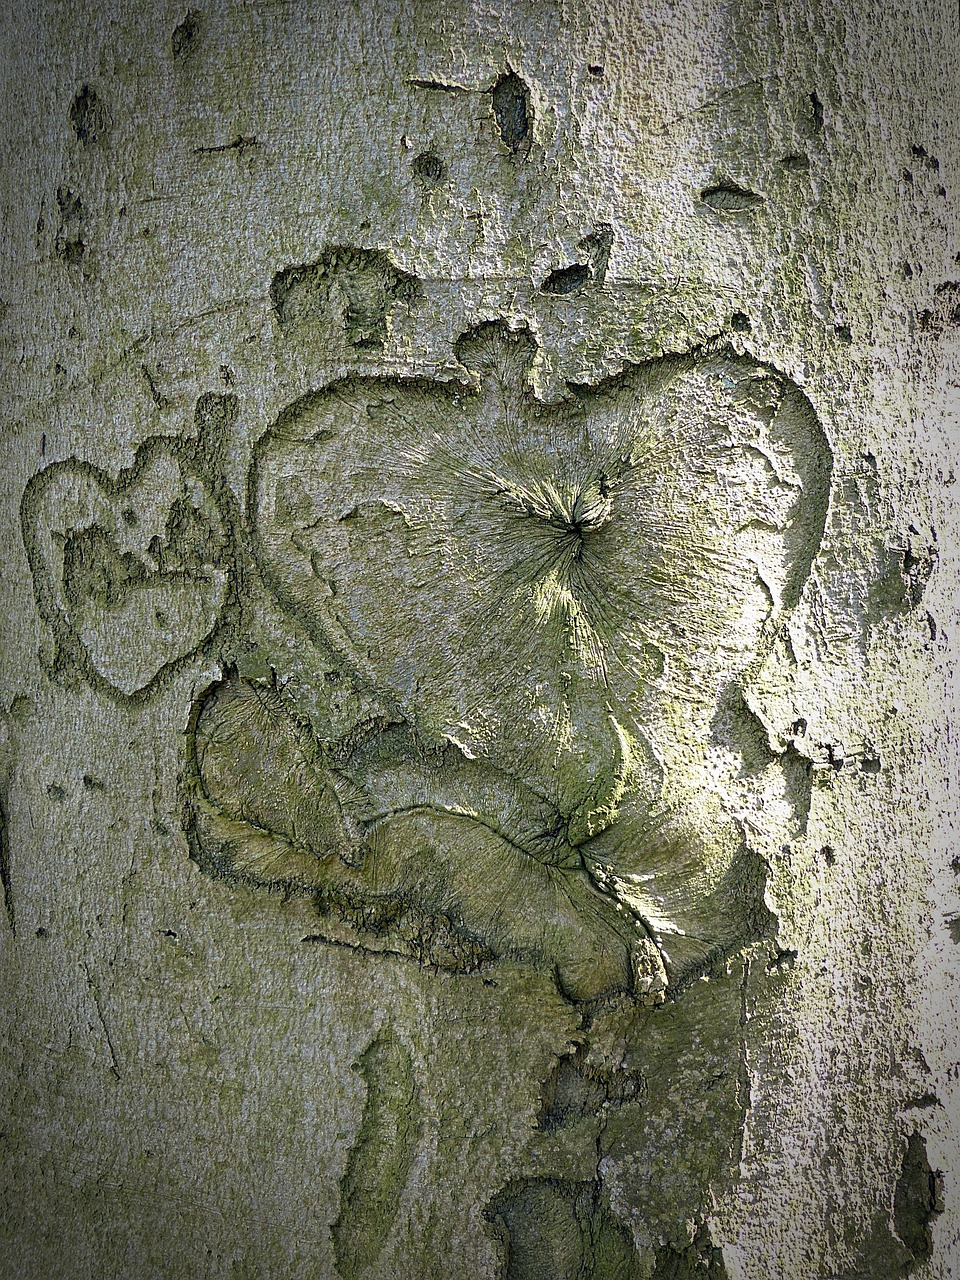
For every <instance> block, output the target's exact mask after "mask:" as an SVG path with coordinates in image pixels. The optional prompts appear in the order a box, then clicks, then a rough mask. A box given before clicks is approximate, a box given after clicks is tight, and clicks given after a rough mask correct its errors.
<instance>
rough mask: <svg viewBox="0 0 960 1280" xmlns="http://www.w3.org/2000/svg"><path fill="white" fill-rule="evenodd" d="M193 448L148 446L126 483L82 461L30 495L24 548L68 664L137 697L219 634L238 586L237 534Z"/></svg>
mask: <svg viewBox="0 0 960 1280" xmlns="http://www.w3.org/2000/svg"><path fill="white" fill-rule="evenodd" d="M193 443H194V445H195V442H193ZM192 452H193V451H192V449H191V444H190V442H184V441H171V440H168V439H165V438H160V439H152V440H148V441H146V443H145V444H143V445H142V446H141V447H140V448H139V449H138V451H137V454H136V457H135V459H134V463H133V466H132V467H130V468H129V469H128V470H126V471H122V472H120V474H119V475H118V476H117V478H116V479H115V480H114V479H111V478H110V477H109V476H107V475H105V474H104V473H103V472H101V471H99V470H98V469H97V468H96V467H92V466H90V465H88V464H87V463H84V462H80V461H78V460H76V459H74V458H70V459H67V460H66V461H64V462H58V463H54V464H53V465H52V466H50V467H47V468H46V470H44V471H41V472H40V473H39V475H37V476H35V477H34V478H33V479H32V480H31V482H30V484H29V485H28V486H27V489H26V492H25V493H24V497H23V503H22V507H21V518H22V528H23V538H24V544H25V546H26V549H27V556H28V558H29V562H30V567H31V570H32V573H33V580H34V589H35V592H36V597H37V604H38V607H39V609H40V613H41V616H42V617H43V619H44V621H45V622H46V623H47V624H48V626H49V627H50V628H51V630H52V632H53V634H54V636H55V638H56V641H57V646H58V653H59V660H60V661H64V660H66V661H67V662H69V663H72V665H73V666H74V667H75V668H76V669H77V670H79V671H80V673H81V674H82V675H83V676H84V677H85V678H86V679H88V680H89V681H90V683H91V684H94V685H107V686H109V687H110V688H112V689H114V690H116V691H117V692H119V693H121V694H123V695H125V696H127V697H132V696H134V695H137V694H140V693H143V692H145V691H146V690H148V689H149V688H151V686H153V685H154V683H155V682H156V680H157V679H158V677H159V676H160V675H161V673H163V672H164V671H166V670H169V669H170V668H171V667H173V666H174V665H175V664H176V663H178V662H180V661H182V660H183V659H185V658H187V657H188V656H189V655H190V654H192V653H193V652H194V651H195V650H196V649H198V648H199V647H200V645H202V644H203V642H204V641H205V640H206V639H208V638H209V636H210V635H211V633H212V632H213V629H214V627H215V626H216V623H217V619H218V617H219V614H220V610H221V609H222V607H223V605H224V602H225V600H226V597H227V592H228V590H229V582H230V572H229V568H228V550H229V544H228V534H227V530H226V528H225V525H224V521H223V519H222V516H221V513H220V511H219V510H218V507H217V503H216V501H215V499H214V497H213V494H212V491H211V486H210V484H209V483H208V482H207V481H206V480H205V478H204V477H203V476H202V474H201V472H200V470H199V468H198V466H197V464H196V461H195V459H194V458H193V457H192Z"/></svg>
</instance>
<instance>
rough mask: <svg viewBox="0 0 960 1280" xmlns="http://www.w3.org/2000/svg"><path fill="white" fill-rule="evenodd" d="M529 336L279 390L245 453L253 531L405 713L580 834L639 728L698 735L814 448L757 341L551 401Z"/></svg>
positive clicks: (264, 560)
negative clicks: (280, 400)
mask: <svg viewBox="0 0 960 1280" xmlns="http://www.w3.org/2000/svg"><path fill="white" fill-rule="evenodd" d="M534 353H535V347H534V344H533V341H532V338H531V337H530V335H529V333H528V332H527V331H526V330H521V331H519V332H516V333H514V332H511V331H509V330H508V329H507V328H506V326H505V325H503V324H500V323H494V324H488V325H484V326H481V327H480V328H479V329H477V330H474V331H473V332H472V333H471V334H469V335H467V337H465V338H464V339H462V340H461V341H460V343H459V344H458V346H457V354H458V357H459V358H460V360H461V362H462V363H463V364H464V365H465V366H466V368H467V369H469V370H471V371H473V373H474V374H475V377H476V380H477V386H476V388H475V389H471V388H469V387H465V386H463V385H459V384H452V385H450V384H443V383H440V382H436V381H427V380H422V379H417V380H408V381H402V380H395V379H386V378H360V379H351V380H347V381H344V382H341V383H339V384H337V385H335V386H333V387H331V388H329V389H328V390H326V391H324V392H321V393H318V394H315V395H312V396H308V397H307V398H305V399H304V400H302V401H301V402H300V403H299V404H297V405H294V406H292V408H291V409H289V410H287V411H286V412H285V413H284V414H283V415H282V416H281V418H280V420H279V421H278V422H277V423H276V424H275V425H274V427H273V428H271V430H270V431H269V432H268V433H267V434H266V435H265V436H264V437H263V439H262V440H261V441H260V443H259V445H258V447H257V450H256V454H255V460H254V469H253V478H252V487H251V493H252V503H253V512H254V521H255V533H256V538H255V545H256V548H257V552H258V556H259V560H260V563H261V567H262V570H263V573H264V576H265V577H266V579H267V580H268V582H269V584H270V585H271V587H272V588H273V590H274V591H275V593H276V594H277V595H278V596H279V598H280V599H281V601H282V602H283V603H284V604H285V605H286V606H287V607H288V608H289V609H291V610H292V611H293V612H294V613H295V614H297V615H298V616H299V618H300V619H301V620H302V621H303V622H304V624H305V625H306V626H307V628H308V629H309V630H310V631H311V632H312V633H313V635H314V636H315V637H317V638H321V639H323V640H324V641H326V642H327V643H328V644H329V645H331V646H332V647H333V649H334V650H335V651H336V653H337V654H339V655H340V656H341V658H342V659H344V660H345V661H346V662H347V663H348V664H349V666H350V667H352V669H353V671H354V673H355V674H356V676H357V677H358V678H359V679H361V680H362V681H364V682H365V683H366V684H367V686H368V687H370V688H372V689H374V690H376V691H377V693H378V694H379V695H381V696H382V697H386V698H387V699H388V700H389V701H390V702H391V703H392V705H393V706H395V707H396V708H397V709H398V711H399V713H400V714H401V715H402V716H403V717H404V718H405V719H408V720H409V721H410V722H411V723H413V724H415V725H416V726H417V728H418V731H419V732H420V733H422V734H424V735H425V736H426V737H427V738H428V739H429V740H432V741H434V742H436V743H442V742H444V741H451V742H455V743H457V744H458V745H459V746H460V748H461V750H462V751H463V752H464V753H465V754H466V755H468V756H470V757H475V758H484V759H487V760H489V761H490V762H492V763H494V764H495V765H496V766H497V767H499V768H502V769H504V770H506V771H507V772H509V773H510V774H512V775H513V776H515V777H517V778H520V779H522V780H523V781H525V782H526V783H528V784H530V785H531V786H533V787H534V788H535V789H536V790H537V791H539V792H543V793H546V794H549V795H550V796H551V798H552V800H553V801H554V803H556V805H557V807H558V809H559V810H560V811H561V812H563V813H566V814H568V815H571V817H573V816H574V815H575V814H576V813H577V812H579V818H578V819H577V821H579V823H580V824H581V826H582V827H583V828H584V831H589V830H596V829H600V828H601V827H602V826H603V825H604V824H605V823H606V822H607V821H608V820H609V817H610V816H611V814H612V812H613V810H614V809H615V807H616V803H617V796H618V794H621V793H622V791H623V788H624V785H628V784H625V777H626V775H627V774H629V771H630V758H631V757H632V758H634V759H639V758H640V757H641V756H642V755H643V750H642V749H641V747H640V746H639V744H642V743H643V741H644V739H645V734H649V731H650V727H651V725H655V724H657V723H662V722H664V720H665V719H672V720H674V721H679V722H680V725H681V727H683V726H686V727H687V729H689V730H690V732H691V733H692V734H693V735H694V736H696V735H699V736H700V737H703V736H704V734H706V732H707V731H708V726H709V723H710V719H711V717H712V716H713V715H714V713H715V710H716V706H717V703H718V700H719V699H720V697H721V696H722V694H723V691H724V690H725V689H726V688H728V687H729V685H730V682H731V681H733V680H735V679H736V678H737V677H739V676H740V675H741V674H742V673H743V672H744V670H745V669H746V668H747V667H749V665H750V663H751V662H752V661H754V660H755V659H756V658H757V655H758V654H759V653H760V651H761V649H762V647H763V644H764V641H765V638H766V637H768V636H769V635H770V634H772V630H773V628H774V626H775V624H776V620H777V618H778V616H779V615H780V614H781V612H782V611H783V609H784V608H786V607H789V605H790V604H792V603H793V601H794V600H795V599H796V596H797V594H798V592H799V588H800V585H801V583H802V580H803V578H804V577H805V575H806V572H807V570H808V568H809V564H810V560H811V558H812V554H813V551H814V549H815V547H816V546H817V544H818V543H819V539H820V536H821V534H822V530H823V522H824V515H825V509H826V491H827V481H828V477H829V452H828V450H827V448H826V444H825V441H824V438H823V434H822V431H821V429H820V427H819V424H818V423H817V421H816V418H815V417H814V415H813V412H812V410H811V408H810V406H809V404H808V402H807V401H806V399H805V398H804V397H803V395H802V394H801V393H800V391H799V390H798V389H797V388H796V387H795V386H793V385H792V384H791V383H789V381H788V380H787V379H785V378H784V377H783V376H782V375H780V374H777V373H775V372H774V371H772V370H770V369H769V368H766V367H764V366H762V365H760V364H758V363H757V362H756V361H754V360H751V359H748V358H745V357H738V356H735V355H733V354H732V353H730V352H716V353H713V354H710V353H697V354H692V355H689V356H682V357H676V358H671V359H665V360H660V361H654V362H651V363H650V364H648V365H644V366H642V367H639V368H636V369H633V370H630V371H628V372H626V373H625V374H624V375H622V376H621V377H619V378H615V379H612V380H610V381H609V382H606V383H604V384H601V385H600V386H598V387H594V388H575V389H574V394H573V395H572V396H571V397H570V398H569V399H568V400H565V401H563V402H562V403H559V404H549V405H548V404H542V403H540V402H538V401H537V400H536V399H535V398H534V396H533V394H532V392H531V390H530V387H529V383H528V372H529V366H530V364H531V361H532V359H533V356H534ZM661 736H662V735H661ZM673 736H676V735H675V734H674V735H673Z"/></svg>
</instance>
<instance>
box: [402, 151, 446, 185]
mask: <svg viewBox="0 0 960 1280" xmlns="http://www.w3.org/2000/svg"><path fill="white" fill-rule="evenodd" d="M410 168H411V170H412V171H413V176H414V177H415V178H419V180H420V181H421V182H422V183H424V185H425V186H428V187H435V186H437V185H438V184H439V183H441V182H442V181H443V180H444V178H445V177H446V176H447V170H446V166H445V165H444V163H443V161H442V160H441V159H440V157H439V156H438V155H436V154H435V153H434V152H432V151H421V153H420V155H418V156H416V157H415V159H414V160H413V162H412V163H411V165H410Z"/></svg>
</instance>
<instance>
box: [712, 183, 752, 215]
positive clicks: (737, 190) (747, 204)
mask: <svg viewBox="0 0 960 1280" xmlns="http://www.w3.org/2000/svg"><path fill="white" fill-rule="evenodd" d="M700 199H701V200H702V201H703V203H704V204H705V205H709V206H710V208H711V209H716V210H718V211H719V212H721V213H742V212H743V211H744V210H745V209H755V208H756V207H757V206H758V205H761V204H763V203H764V198H763V196H761V195H758V194H757V192H756V191H748V190H746V188H745V187H740V186H738V185H737V184H736V183H735V182H718V183H716V185H714V186H712V187H705V188H704V189H703V191H701V192H700Z"/></svg>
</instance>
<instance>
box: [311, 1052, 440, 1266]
mask: <svg viewBox="0 0 960 1280" xmlns="http://www.w3.org/2000/svg"><path fill="white" fill-rule="evenodd" d="M356 1070H357V1071H359V1073H360V1075H361V1076H362V1077H363V1081H364V1083H365V1084H366V1087H367V1101H366V1105H365V1106H364V1109H363V1119H362V1120H361V1122H360V1131H359V1133H358V1134H357V1140H356V1143H355V1144H354V1147H353V1149H352V1150H351V1152H350V1156H349V1158H348V1160H347V1167H346V1169H345V1171H344V1174H343V1177H342V1179H341V1181H340V1216H339V1218H338V1219H337V1221H336V1223H335V1224H334V1225H333V1227H332V1228H331V1235H332V1237H333V1247H334V1253H335V1255H336V1259H337V1269H338V1270H339V1272H340V1274H341V1276H342V1277H343V1280H356V1277H358V1276H360V1275H361V1274H362V1273H363V1272H364V1270H365V1269H366V1268H367V1267H368V1266H370V1265H371V1264H372V1263H374V1262H375V1261H376V1259H377V1256H378V1254H379V1253H380V1250H381V1249H382V1248H383V1244H384V1241H385V1240H386V1238H387V1236H388V1235H389V1234H390V1229H391V1227H392V1226H393V1223H394V1219H395V1218H396V1216H397V1211H398V1209H399V1207H400V1197H401V1196H402V1194H403V1188H404V1184H405V1183H406V1180H407V1176H408V1174H409V1171H410V1166H411V1164H412V1161H413V1156H414V1152H415V1148H416V1141H417V1134H418V1132H419V1128H420V1121H419V1115H418V1109H417V1104H416V1086H415V1083H414V1079H413V1067H412V1063H411V1060H410V1054H409V1053H408V1051H407V1049H406V1048H405V1046H404V1045H403V1044H402V1043H401V1042H400V1040H398V1039H397V1037H396V1036H395V1035H394V1034H393V1033H392V1032H390V1031H389V1030H388V1031H385V1032H382V1033H381V1034H380V1035H379V1036H378V1037H377V1038H376V1039H375V1040H374V1041H373V1043H372V1044H371V1045H370V1046H369V1047H368V1048H367V1049H366V1050H365V1052H364V1053H363V1054H362V1055H361V1057H360V1060H359V1062H358V1063H357V1064H356Z"/></svg>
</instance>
